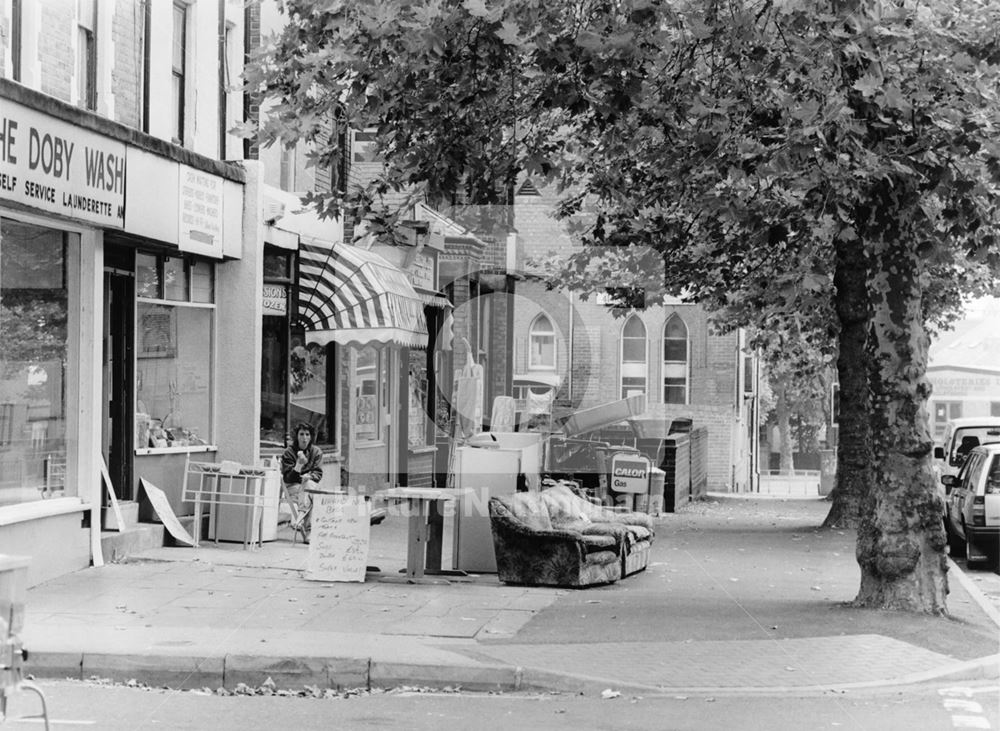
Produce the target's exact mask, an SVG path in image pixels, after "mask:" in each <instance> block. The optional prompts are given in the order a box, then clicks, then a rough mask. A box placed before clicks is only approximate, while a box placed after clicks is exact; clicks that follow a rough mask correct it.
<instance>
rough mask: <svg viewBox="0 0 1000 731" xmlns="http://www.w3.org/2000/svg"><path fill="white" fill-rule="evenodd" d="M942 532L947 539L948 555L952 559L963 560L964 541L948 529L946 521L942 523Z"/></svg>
mask: <svg viewBox="0 0 1000 731" xmlns="http://www.w3.org/2000/svg"><path fill="white" fill-rule="evenodd" d="M944 532H945V535H946V536H947V537H948V555H949V556H951V557H952V558H965V541H964V540H963V539H962V538H960V537H959V536H957V535H955V533H954V532H953V531H952V530H951V528H949V527H948V521H947V520H946V521H945V522H944Z"/></svg>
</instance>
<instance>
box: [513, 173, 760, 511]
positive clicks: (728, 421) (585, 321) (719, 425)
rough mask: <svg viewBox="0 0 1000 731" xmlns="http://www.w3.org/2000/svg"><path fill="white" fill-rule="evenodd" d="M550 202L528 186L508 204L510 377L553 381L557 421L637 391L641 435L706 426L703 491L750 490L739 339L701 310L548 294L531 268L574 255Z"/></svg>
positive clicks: (750, 415)
mask: <svg viewBox="0 0 1000 731" xmlns="http://www.w3.org/2000/svg"><path fill="white" fill-rule="evenodd" d="M553 204H554V196H552V195H550V194H549V193H548V192H547V191H545V190H542V191H539V190H538V189H537V188H535V187H534V186H532V185H525V186H522V188H521V189H520V190H519V195H518V196H516V198H515V216H516V225H517V231H518V236H517V257H518V264H519V267H520V269H521V271H522V272H523V279H522V281H519V282H518V283H517V294H516V296H515V298H514V301H515V308H514V309H515V314H514V318H513V330H514V333H515V334H514V339H513V367H514V374H515V377H516V376H518V375H528V374H532V373H554V374H556V375H558V376H559V377H560V378H561V386H560V390H559V393H558V395H557V399H556V411H557V413H564V414H565V413H571V412H572V411H575V410H577V409H583V408H588V407H592V406H597V405H599V404H602V403H607V402H609V401H614V400H617V399H621V398H624V397H625V396H626V395H631V394H632V393H637V392H641V393H644V394H645V395H646V403H647V406H646V412H645V413H644V414H643V416H642V417H641V420H642V422H643V423H644V424H645V425H646V428H647V429H648V430H649V431H650V433H661V432H662V435H665V433H666V430H667V429H668V428H669V425H670V424H671V423H672V422H674V421H675V420H678V419H690V420H691V421H692V423H693V425H694V427H702V426H703V427H706V428H707V430H708V438H709V450H710V455H711V457H710V459H709V460H708V476H707V478H708V488H709V489H710V490H720V491H737V492H740V491H746V490H750V489H753V486H754V485H755V471H756V467H755V464H756V462H755V455H754V454H753V442H754V435H755V433H756V428H755V426H754V421H755V417H754V407H755V393H756V384H755V376H754V372H755V367H754V363H753V360H752V359H750V358H749V357H748V356H747V355H746V354H745V353H744V352H743V350H742V343H743V341H742V334H741V333H740V332H733V333H726V334H721V333H719V332H716V331H715V330H714V329H713V327H712V325H711V324H710V322H709V316H708V313H707V312H706V311H705V310H704V309H702V308H701V307H699V306H697V305H693V304H684V303H682V302H681V301H679V300H678V301H676V302H673V303H672V304H667V305H664V306H656V307H649V308H646V309H643V310H630V311H624V310H613V309H611V308H610V307H609V306H608V305H606V304H604V301H602V300H600V298H593V297H592V298H589V299H588V300H587V301H583V300H581V299H580V298H579V297H577V296H575V295H574V294H573V293H571V292H568V291H564V290H551V291H550V290H547V289H546V288H545V286H544V284H543V283H542V281H541V280H540V279H539V278H538V277H537V274H536V273H537V272H538V271H539V270H540V269H539V262H540V260H541V259H543V258H545V257H547V256H550V255H552V254H554V253H555V254H559V253H566V252H569V251H571V250H572V248H573V247H574V243H573V241H572V239H571V237H570V235H569V234H568V233H567V231H566V229H565V227H564V225H563V224H561V223H560V222H559V221H557V220H556V219H555V218H554V217H553V215H552V211H553ZM614 284H616V283H615V282H608V283H607V286H612V285H614ZM539 323H541V326H542V327H545V325H551V330H552V332H553V338H552V339H553V344H552V353H551V356H548V355H546V354H545V352H544V349H545V347H546V346H545V342H546V339H547V337H548V336H547V335H545V334H544V331H543V334H542V335H540V336H539V335H536V328H537V327H538V326H539ZM678 333H680V336H678ZM533 348H535V349H536V350H535V351H533V350H532V349H533ZM679 353H680V354H681V355H679ZM682 356H683V357H682Z"/></svg>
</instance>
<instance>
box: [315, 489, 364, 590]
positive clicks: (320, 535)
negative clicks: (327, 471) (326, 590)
mask: <svg viewBox="0 0 1000 731" xmlns="http://www.w3.org/2000/svg"><path fill="white" fill-rule="evenodd" d="M370 530H371V525H370V523H369V515H368V503H367V502H365V498H364V495H348V494H347V493H333V494H330V495H313V507H312V533H311V534H310V537H309V558H308V560H307V562H306V575H305V577H306V578H307V579H309V580H311V581H364V580H365V568H366V567H367V565H368V543H369V539H370Z"/></svg>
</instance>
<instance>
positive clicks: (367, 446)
mask: <svg viewBox="0 0 1000 731" xmlns="http://www.w3.org/2000/svg"><path fill="white" fill-rule="evenodd" d="M384 446H385V442H383V441H382V440H381V439H379V440H378V441H375V442H355V443H354V448H355V449H375V448H376V447H384Z"/></svg>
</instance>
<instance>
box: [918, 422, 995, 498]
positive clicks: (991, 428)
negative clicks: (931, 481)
mask: <svg viewBox="0 0 1000 731" xmlns="http://www.w3.org/2000/svg"><path fill="white" fill-rule="evenodd" d="M997 443H1000V417H998V416H968V417H964V418H961V419H952V420H951V421H949V422H948V424H947V425H946V426H945V429H944V438H943V439H942V442H941V444H942V446H940V447H935V448H934V471H935V472H936V473H937V476H938V481H939V482H940V479H941V478H942V477H944V476H945V475H957V474H958V472H959V470H960V469H962V465H963V464H965V460H966V459H968V456H969V452H970V451H972V450H973V449H975V448H976V447H979V446H981V445H983V444H997Z"/></svg>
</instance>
